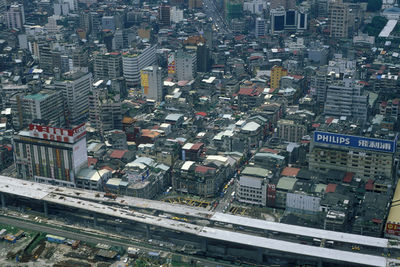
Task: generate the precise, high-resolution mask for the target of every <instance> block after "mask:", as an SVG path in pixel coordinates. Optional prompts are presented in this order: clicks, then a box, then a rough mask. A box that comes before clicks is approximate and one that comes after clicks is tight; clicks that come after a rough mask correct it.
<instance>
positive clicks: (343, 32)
mask: <svg viewBox="0 0 400 267" xmlns="http://www.w3.org/2000/svg"><path fill="white" fill-rule="evenodd" d="M348 17H349V7H348V4H347V3H343V2H342V0H336V1H334V2H331V3H330V4H329V21H330V24H329V25H330V27H329V30H330V36H331V37H334V38H347V37H348V28H349V24H348V20H349V18H348Z"/></svg>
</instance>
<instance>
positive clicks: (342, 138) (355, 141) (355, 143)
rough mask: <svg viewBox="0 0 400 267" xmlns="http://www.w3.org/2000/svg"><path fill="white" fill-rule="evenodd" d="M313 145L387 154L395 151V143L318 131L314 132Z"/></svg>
mask: <svg viewBox="0 0 400 267" xmlns="http://www.w3.org/2000/svg"><path fill="white" fill-rule="evenodd" d="M314 143H320V144H327V145H339V146H346V147H352V148H358V149H366V150H374V151H379V152H389V153H394V152H395V151H396V142H395V141H390V140H383V139H376V138H366V137H362V136H353V135H344V134H335V133H327V132H318V131H315V132H314Z"/></svg>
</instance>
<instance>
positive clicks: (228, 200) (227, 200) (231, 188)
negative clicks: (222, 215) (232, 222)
mask: <svg viewBox="0 0 400 267" xmlns="http://www.w3.org/2000/svg"><path fill="white" fill-rule="evenodd" d="M235 187H236V185H235V184H232V185H231V186H229V187H228V189H227V190H226V192H225V194H224V196H223V197H222V198H221V199H220V200H219V204H218V206H217V207H216V208H215V211H216V212H223V210H224V208H225V207H227V208H226V212H228V211H229V208H228V205H230V203H231V199H232V198H233V197H232V192H233V191H235Z"/></svg>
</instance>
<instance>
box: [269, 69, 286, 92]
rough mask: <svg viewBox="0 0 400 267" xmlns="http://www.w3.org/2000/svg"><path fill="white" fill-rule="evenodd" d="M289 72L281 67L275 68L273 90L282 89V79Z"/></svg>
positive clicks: (272, 72)
mask: <svg viewBox="0 0 400 267" xmlns="http://www.w3.org/2000/svg"><path fill="white" fill-rule="evenodd" d="M287 73H288V72H287V70H286V69H284V68H283V67H281V66H273V67H272V69H271V89H277V88H279V87H280V83H281V78H282V77H283V76H286V75H287Z"/></svg>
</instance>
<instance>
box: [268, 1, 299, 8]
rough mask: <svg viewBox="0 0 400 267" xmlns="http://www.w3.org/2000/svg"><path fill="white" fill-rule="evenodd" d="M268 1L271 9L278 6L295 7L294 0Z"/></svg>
mask: <svg viewBox="0 0 400 267" xmlns="http://www.w3.org/2000/svg"><path fill="white" fill-rule="evenodd" d="M269 2H270V8H271V9H275V8H278V7H283V8H284V9H293V8H295V7H296V1H295V0H271V1H269Z"/></svg>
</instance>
